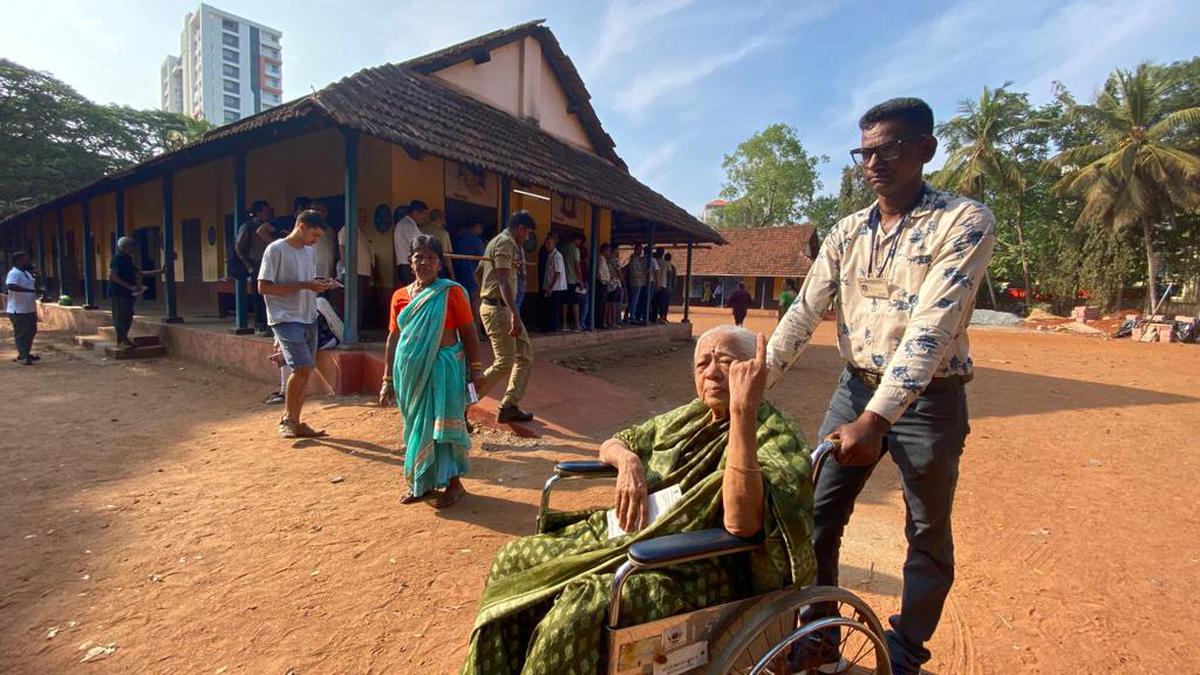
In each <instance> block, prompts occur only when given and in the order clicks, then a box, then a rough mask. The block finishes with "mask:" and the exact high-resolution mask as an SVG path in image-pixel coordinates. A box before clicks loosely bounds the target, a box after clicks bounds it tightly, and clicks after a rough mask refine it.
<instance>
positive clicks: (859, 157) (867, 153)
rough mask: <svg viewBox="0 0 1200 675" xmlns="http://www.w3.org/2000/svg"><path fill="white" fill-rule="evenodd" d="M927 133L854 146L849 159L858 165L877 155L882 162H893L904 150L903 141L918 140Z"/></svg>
mask: <svg viewBox="0 0 1200 675" xmlns="http://www.w3.org/2000/svg"><path fill="white" fill-rule="evenodd" d="M928 135H929V134H918V135H916V136H906V137H904V138H897V139H896V140H894V141H888V142H887V143H883V144H880V145H876V146H875V147H873V148H855V149H853V150H851V151H850V159H852V160H854V163H855V164H857V165H859V166H862V165H864V164H867V163H868V162H870V161H871V158H872V157H878V158H879V159H880V160H882V161H884V162H894V161H896V160H897V159H900V154H901V153H902V152H904V144H905V143H912V142H913V141H919V140H921V139H923V138H925V137H926V136H928Z"/></svg>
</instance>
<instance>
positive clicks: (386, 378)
mask: <svg viewBox="0 0 1200 675" xmlns="http://www.w3.org/2000/svg"><path fill="white" fill-rule="evenodd" d="M383 381H384V382H389V383H390V382H391V381H392V378H390V377H387V376H386V375H385V376H384V378H383Z"/></svg>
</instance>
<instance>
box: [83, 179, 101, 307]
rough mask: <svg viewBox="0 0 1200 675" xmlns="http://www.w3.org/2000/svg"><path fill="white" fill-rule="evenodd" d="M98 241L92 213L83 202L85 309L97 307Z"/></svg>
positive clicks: (86, 203)
mask: <svg viewBox="0 0 1200 675" xmlns="http://www.w3.org/2000/svg"><path fill="white" fill-rule="evenodd" d="M95 277H96V240H95V238H94V237H92V212H91V209H89V208H88V202H87V200H86V199H85V200H83V302H84V305H83V308H84V309H98V308H97V306H96V279H95Z"/></svg>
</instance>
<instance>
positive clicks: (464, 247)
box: [452, 222, 483, 335]
mask: <svg viewBox="0 0 1200 675" xmlns="http://www.w3.org/2000/svg"><path fill="white" fill-rule="evenodd" d="M482 234H483V223H480V222H475V223H471V224H470V225H466V226H464V227H460V228H458V229H457V230H455V232H454V235H453V238H452V243H453V244H454V252H455V253H456V254H459V255H474V256H482V255H483V239H482V237H481V235H482ZM476 267H479V261H478V260H455V261H454V278H455V279H457V280H458V283H460V284H462V286H463V288H465V289H467V296H468V297H470V298H471V313H472V314H474V315H475V327H476V328H478V329H479V334H480V335H482V334H483V321H482V320H480V318H479V302H480V296H479V282H477V281H476V280H475V268H476Z"/></svg>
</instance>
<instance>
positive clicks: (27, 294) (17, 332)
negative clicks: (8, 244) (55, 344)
mask: <svg viewBox="0 0 1200 675" xmlns="http://www.w3.org/2000/svg"><path fill="white" fill-rule="evenodd" d="M12 261H13V266H12V269H11V270H9V271H8V276H7V277H5V279H4V288H5V290H6V291H8V302H7V307H6V309H7V310H8V320H9V321H11V322H12V326H13V341H14V342H16V343H17V361H19V362H21V363H22V364H24V365H26V366H32V365H33V362H34V361H37V360H39V359H40V358H41V357H40V356H38V355H37V354H34V353H33V352H32V351H31V350H32V349H33V338H34V336H36V335H37V296H38V293H40V292H41V291H40V290H39V289H38V287H37V282H36V280H35V279H34V278H33V272H32V271H31V270H32V269H33V262H32V261H30V260H29V256H28V255H26V254H24V253H20V252H18V253H16V254H14V255H13V259H12Z"/></svg>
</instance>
